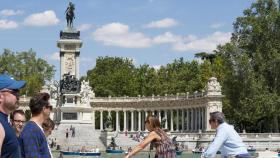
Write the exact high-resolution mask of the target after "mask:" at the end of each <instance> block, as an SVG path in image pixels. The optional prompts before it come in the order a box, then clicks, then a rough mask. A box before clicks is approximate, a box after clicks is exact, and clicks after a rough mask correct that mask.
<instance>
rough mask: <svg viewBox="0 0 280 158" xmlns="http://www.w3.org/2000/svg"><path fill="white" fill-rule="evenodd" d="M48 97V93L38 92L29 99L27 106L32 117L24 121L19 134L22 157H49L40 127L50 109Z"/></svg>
mask: <svg viewBox="0 0 280 158" xmlns="http://www.w3.org/2000/svg"><path fill="white" fill-rule="evenodd" d="M49 99H50V95H49V94H48V93H39V94H37V95H36V96H35V97H33V98H31V99H30V103H29V108H30V110H31V113H32V118H31V119H30V121H28V122H27V123H26V125H25V126H24V128H23V130H22V132H21V134H20V144H21V149H22V157H25V158H35V157H36V158H51V155H50V151H49V148H48V142H47V139H46V136H45V134H44V130H43V128H42V124H43V122H44V121H45V120H46V119H48V118H49V116H50V112H51V110H52V106H51V105H50V102H49Z"/></svg>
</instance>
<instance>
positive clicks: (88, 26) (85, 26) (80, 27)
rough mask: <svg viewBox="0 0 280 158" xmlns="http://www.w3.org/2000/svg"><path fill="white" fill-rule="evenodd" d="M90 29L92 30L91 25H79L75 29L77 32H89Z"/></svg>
mask: <svg viewBox="0 0 280 158" xmlns="http://www.w3.org/2000/svg"><path fill="white" fill-rule="evenodd" d="M91 28H92V25H91V24H82V25H79V26H78V27H77V30H79V31H86V30H89V29H91Z"/></svg>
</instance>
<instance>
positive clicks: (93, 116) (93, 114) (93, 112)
mask: <svg viewBox="0 0 280 158" xmlns="http://www.w3.org/2000/svg"><path fill="white" fill-rule="evenodd" d="M92 126H93V129H94V130H95V110H93V111H92Z"/></svg>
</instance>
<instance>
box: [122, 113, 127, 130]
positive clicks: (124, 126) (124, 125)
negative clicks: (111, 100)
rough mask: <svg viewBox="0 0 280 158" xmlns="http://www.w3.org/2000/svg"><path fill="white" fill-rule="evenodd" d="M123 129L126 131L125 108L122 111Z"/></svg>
mask: <svg viewBox="0 0 280 158" xmlns="http://www.w3.org/2000/svg"><path fill="white" fill-rule="evenodd" d="M123 131H124V132H125V131H127V127H126V110H124V111H123Z"/></svg>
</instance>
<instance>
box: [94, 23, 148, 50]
mask: <svg viewBox="0 0 280 158" xmlns="http://www.w3.org/2000/svg"><path fill="white" fill-rule="evenodd" d="M92 36H93V38H94V40H96V41H100V42H103V44H104V45H108V46H118V47H125V48H144V47H149V46H150V45H151V39H150V38H148V37H146V36H145V35H144V34H142V33H140V32H131V31H130V30H129V26H127V25H125V24H121V23H110V24H107V25H104V26H102V27H100V28H98V29H97V30H96V31H95V32H93V33H92Z"/></svg>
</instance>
